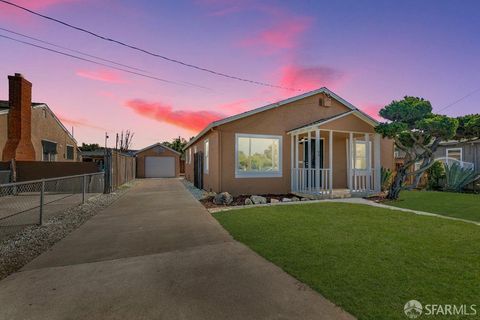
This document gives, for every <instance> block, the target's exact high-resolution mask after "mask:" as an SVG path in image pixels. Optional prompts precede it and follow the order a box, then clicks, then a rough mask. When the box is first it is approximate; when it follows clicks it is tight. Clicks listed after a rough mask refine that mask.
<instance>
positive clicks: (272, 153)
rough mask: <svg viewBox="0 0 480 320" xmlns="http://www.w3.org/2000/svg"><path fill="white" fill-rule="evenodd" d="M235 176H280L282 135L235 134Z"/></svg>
mask: <svg viewBox="0 0 480 320" xmlns="http://www.w3.org/2000/svg"><path fill="white" fill-rule="evenodd" d="M235 140H236V141H235V177H237V178H243V177H250V178H253V177H281V176H282V158H281V157H282V136H268V135H255V134H236V136H235Z"/></svg>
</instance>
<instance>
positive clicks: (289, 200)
mask: <svg viewBox="0 0 480 320" xmlns="http://www.w3.org/2000/svg"><path fill="white" fill-rule="evenodd" d="M292 201H293V200H292V199H290V198H283V199H282V202H292Z"/></svg>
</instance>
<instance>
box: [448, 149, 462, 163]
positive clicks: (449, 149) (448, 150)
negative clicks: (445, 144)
mask: <svg viewBox="0 0 480 320" xmlns="http://www.w3.org/2000/svg"><path fill="white" fill-rule="evenodd" d="M458 150H460V161H463V149H462V148H447V150H445V156H446V158H447V160H448V159H450V158H452V157H449V156H448V152H449V151H458Z"/></svg>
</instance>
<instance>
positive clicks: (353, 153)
mask: <svg viewBox="0 0 480 320" xmlns="http://www.w3.org/2000/svg"><path fill="white" fill-rule="evenodd" d="M324 124H325V122H317V123H314V124H311V125H308V126H305V127H302V128H298V129H295V130H292V131H290V132H288V134H290V136H291V168H290V169H291V192H292V193H295V194H298V195H299V196H302V197H307V198H313V199H321V198H346V197H350V196H367V195H370V194H373V193H378V192H380V190H381V185H380V184H381V177H380V168H381V160H380V157H381V150H380V144H381V143H380V140H381V137H380V135H379V134H376V133H373V132H358V131H346V130H345V131H343V130H335V129H332V128H325V127H323V125H324ZM372 131H373V130H372Z"/></svg>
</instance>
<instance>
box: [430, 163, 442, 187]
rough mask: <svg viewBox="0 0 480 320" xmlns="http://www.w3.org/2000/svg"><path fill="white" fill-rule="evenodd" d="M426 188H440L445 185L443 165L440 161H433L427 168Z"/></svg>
mask: <svg viewBox="0 0 480 320" xmlns="http://www.w3.org/2000/svg"><path fill="white" fill-rule="evenodd" d="M427 178H428V182H427V188H428V189H429V190H441V189H443V187H444V185H445V167H444V165H443V163H442V162H440V161H435V163H434V164H433V165H432V166H431V167H430V168H428V169H427Z"/></svg>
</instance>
